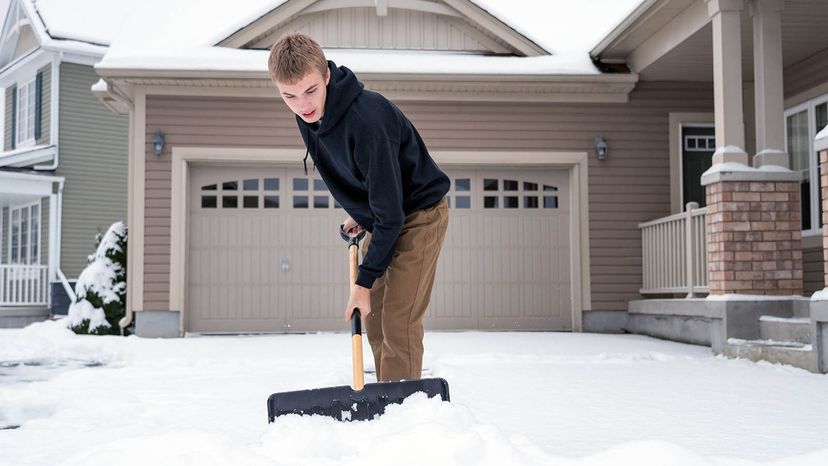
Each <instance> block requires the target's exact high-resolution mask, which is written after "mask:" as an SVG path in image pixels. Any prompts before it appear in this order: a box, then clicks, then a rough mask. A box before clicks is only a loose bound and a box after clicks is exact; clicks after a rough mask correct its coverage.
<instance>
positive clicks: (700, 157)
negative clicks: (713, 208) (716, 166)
mask: <svg viewBox="0 0 828 466" xmlns="http://www.w3.org/2000/svg"><path fill="white" fill-rule="evenodd" d="M715 133H716V131H715V127H714V126H713V125H692V126H682V128H681V169H682V205H681V208H682V211H683V210H684V208H685V206H686V205H687V203H688V202H698V204H699V207H704V206H705V205H707V202H706V201H705V189H704V186H702V185H701V176H702V174H703V173H704V172H706V171H707V169H709V168H710V167H711V166H712V165H713V152H715V151H716V137H715Z"/></svg>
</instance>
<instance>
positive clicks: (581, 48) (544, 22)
mask: <svg viewBox="0 0 828 466" xmlns="http://www.w3.org/2000/svg"><path fill="white" fill-rule="evenodd" d="M472 1H473V2H474V3H476V4H477V5H478V6H479V7H481V8H483V9H484V10H486V11H487V12H489V13H490V14H491V15H492V16H494V17H496V18H498V19H500V20H501V21H503V22H504V23H506V24H508V25H509V26H511V27H512V28H513V29H515V30H516V31H517V32H519V33H521V34H523V35H524V36H526V37H527V38H529V39H531V40H533V41H534V42H535V43H536V44H538V45H540V46H541V47H543V48H544V49H546V50H547V51H548V52H550V53H566V52H582V53H584V54H586V53H588V52H589V50H591V49H592V48H593V47H594V46H595V44H597V43H598V42H600V41H601V39H603V38H604V37H605V36H606V35H607V34H609V33H610V32H611V31H612V30H613V29H614V28H615V27H616V26H617V25H618V24H620V23H621V21H623V20H624V18H626V17H627V15H629V14H630V13H632V11H633V10H635V8H636V7H637V6H638V5H639V4H640V3H641V2H642V0H588V1H584V0H581V1H572V0H544V1H542V2H539V1H537V0H472Z"/></svg>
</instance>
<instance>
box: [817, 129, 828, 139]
mask: <svg viewBox="0 0 828 466" xmlns="http://www.w3.org/2000/svg"><path fill="white" fill-rule="evenodd" d="M823 138H825V139H828V126H826V127H825V128H822V131H820V132H819V133H817V135H816V138H814V139H823Z"/></svg>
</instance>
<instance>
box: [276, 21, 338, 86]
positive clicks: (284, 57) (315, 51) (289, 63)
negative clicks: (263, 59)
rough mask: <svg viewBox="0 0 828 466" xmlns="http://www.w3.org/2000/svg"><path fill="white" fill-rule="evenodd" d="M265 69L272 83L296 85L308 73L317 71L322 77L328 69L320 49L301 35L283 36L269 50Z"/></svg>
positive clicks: (308, 37) (305, 36)
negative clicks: (268, 72)
mask: <svg viewBox="0 0 828 466" xmlns="http://www.w3.org/2000/svg"><path fill="white" fill-rule="evenodd" d="M267 69H268V70H269V71H270V79H272V80H273V82H280V83H284V84H296V83H297V82H298V81H299V80H301V79H302V78H304V77H305V75H307V74H308V73H309V72H311V71H314V70H317V71H319V72H320V73H321V74H322V76H325V71H326V70H327V69H328V60H327V59H325V53H324V52H323V51H322V47H320V46H319V44H318V43H316V41H315V40H313V39H311V38H310V36H307V35H305V34H301V33H298V32H296V33H293V34H285V35H284V36H282V37H281V38H280V39H279V41H278V42H276V43H275V44H274V45H273V47H272V48H271V49H270V56H269V57H268V60H267Z"/></svg>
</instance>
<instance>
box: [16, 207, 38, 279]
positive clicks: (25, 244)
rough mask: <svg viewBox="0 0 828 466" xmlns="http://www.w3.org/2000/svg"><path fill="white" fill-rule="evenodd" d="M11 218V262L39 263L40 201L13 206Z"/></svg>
mask: <svg viewBox="0 0 828 466" xmlns="http://www.w3.org/2000/svg"><path fill="white" fill-rule="evenodd" d="M9 220H10V221H9V262H10V263H12V264H39V263H40V203H39V202H36V203H34V204H30V205H26V206H22V207H12V208H11V209H10V212H9Z"/></svg>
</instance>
